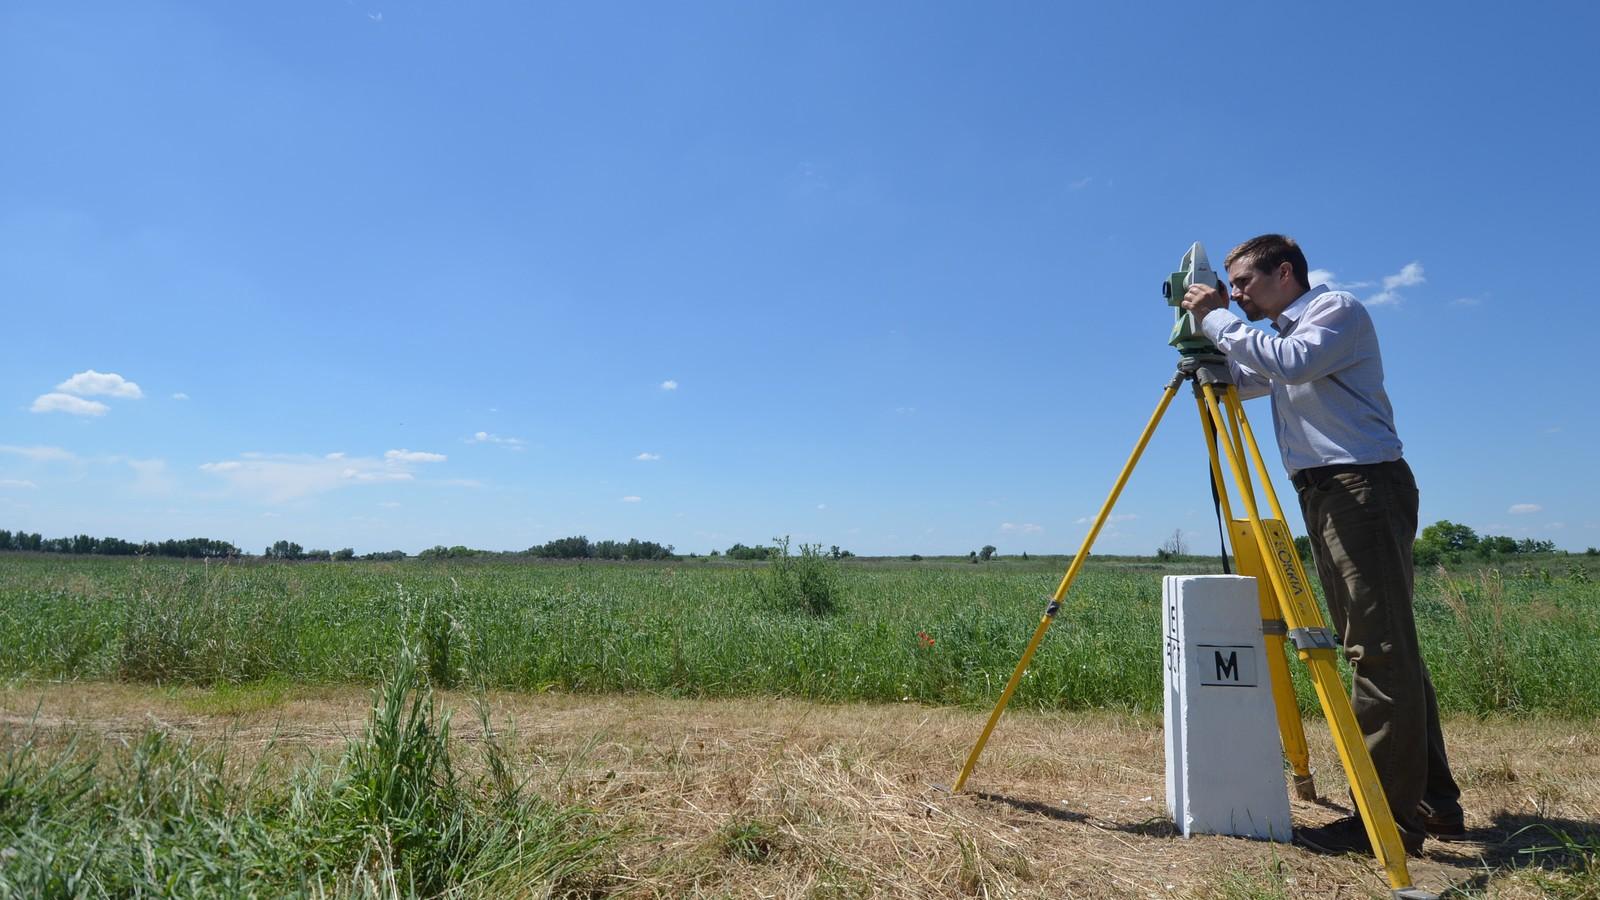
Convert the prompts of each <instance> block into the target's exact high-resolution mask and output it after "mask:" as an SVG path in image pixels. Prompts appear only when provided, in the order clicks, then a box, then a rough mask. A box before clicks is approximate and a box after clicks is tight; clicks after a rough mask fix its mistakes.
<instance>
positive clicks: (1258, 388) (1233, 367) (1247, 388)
mask: <svg viewBox="0 0 1600 900" xmlns="http://www.w3.org/2000/svg"><path fill="white" fill-rule="evenodd" d="M1208 318H1209V317H1208ZM1228 371H1230V372H1232V373H1233V384H1234V387H1236V388H1238V389H1239V399H1240V400H1254V399H1255V398H1257V397H1265V396H1266V395H1268V394H1270V393H1272V379H1270V378H1268V377H1267V376H1265V375H1263V374H1261V373H1260V372H1257V371H1256V370H1254V369H1252V368H1250V367H1249V366H1241V365H1239V364H1238V363H1236V362H1234V361H1233V360H1231V359H1230V360H1228Z"/></svg>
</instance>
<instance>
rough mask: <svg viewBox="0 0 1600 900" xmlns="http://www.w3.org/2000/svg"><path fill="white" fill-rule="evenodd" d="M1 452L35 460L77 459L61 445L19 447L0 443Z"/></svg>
mask: <svg viewBox="0 0 1600 900" xmlns="http://www.w3.org/2000/svg"><path fill="white" fill-rule="evenodd" d="M0 453H10V454H13V455H15V456H24V457H27V458H28V459H31V460H33V461H34V462H66V461H69V460H74V459H77V457H76V456H73V455H72V453H71V452H70V451H67V450H63V449H61V448H60V447H17V446H13V445H10V444H0Z"/></svg>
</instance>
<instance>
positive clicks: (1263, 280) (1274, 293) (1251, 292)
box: [1228, 259, 1301, 322]
mask: <svg viewBox="0 0 1600 900" xmlns="http://www.w3.org/2000/svg"><path fill="white" fill-rule="evenodd" d="M1228 283H1229V284H1231V285H1232V286H1233V288H1232V290H1231V291H1230V292H1229V293H1230V295H1231V296H1232V297H1233V299H1234V302H1236V303H1238V304H1239V309H1240V310H1241V311H1243V312H1244V314H1245V318H1247V319H1249V320H1250V321H1252V322H1255V321H1258V320H1260V319H1263V318H1268V317H1275V316H1277V315H1278V313H1281V312H1283V311H1284V310H1286V309H1288V308H1289V304H1291V303H1293V302H1294V301H1295V298H1296V297H1299V296H1300V294H1301V290H1300V285H1299V283H1298V282H1296V281H1295V280H1294V268H1293V267H1292V266H1290V265H1289V264H1288V263H1284V264H1282V265H1280V266H1279V267H1278V269H1277V271H1275V272H1263V271H1261V270H1260V269H1257V268H1256V267H1255V261H1254V260H1250V259H1236V260H1234V261H1233V265H1231V266H1229V267H1228Z"/></svg>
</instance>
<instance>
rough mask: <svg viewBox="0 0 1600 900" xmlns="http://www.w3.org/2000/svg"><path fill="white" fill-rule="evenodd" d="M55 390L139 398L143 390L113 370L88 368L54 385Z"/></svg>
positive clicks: (89, 395)
mask: <svg viewBox="0 0 1600 900" xmlns="http://www.w3.org/2000/svg"><path fill="white" fill-rule="evenodd" d="M56 390H58V391H66V392H67V393H69V394H77V395H78V396H80V397H121V398H123V399H125V400H139V399H141V398H143V397H144V391H141V390H139V386H138V385H137V384H134V383H133V382H131V381H129V380H128V379H126V378H123V377H122V376H121V375H118V374H116V373H115V372H96V371H95V370H93V369H89V370H87V371H84V372H79V373H78V374H76V375H74V376H72V377H71V378H68V379H67V380H66V381H63V382H61V383H60V384H58V385H56Z"/></svg>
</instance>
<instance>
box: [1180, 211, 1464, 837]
mask: <svg viewBox="0 0 1600 900" xmlns="http://www.w3.org/2000/svg"><path fill="white" fill-rule="evenodd" d="M1225 265H1226V267H1227V271H1228V280H1229V281H1230V282H1231V283H1232V285H1233V287H1232V290H1231V296H1232V297H1233V299H1234V300H1236V301H1237V302H1238V304H1239V308H1240V309H1241V310H1243V311H1244V314H1245V316H1246V317H1248V318H1249V320H1250V321H1252V322H1255V321H1258V320H1260V319H1264V318H1265V319H1270V320H1271V322H1272V325H1273V328H1274V329H1275V330H1276V334H1275V335H1274V334H1269V333H1268V332H1266V331H1263V330H1261V329H1257V328H1252V327H1250V326H1249V325H1246V324H1245V323H1244V321H1243V320H1241V319H1240V318H1239V317H1238V316H1237V315H1235V314H1234V313H1233V311H1232V310H1230V309H1229V308H1228V298H1227V297H1226V296H1224V295H1223V294H1222V293H1221V292H1220V291H1218V290H1217V289H1215V288H1212V287H1206V286H1202V285H1194V286H1193V287H1190V288H1189V290H1188V292H1187V293H1186V294H1185V295H1184V299H1183V307H1184V308H1185V309H1187V310H1189V311H1190V312H1192V313H1193V314H1194V318H1195V321H1196V325H1197V327H1199V329H1200V330H1201V331H1203V332H1204V333H1205V336H1206V337H1207V338H1210V339H1211V341H1212V343H1214V344H1216V345H1217V347H1218V348H1219V349H1220V350H1221V351H1222V352H1223V353H1224V354H1225V355H1226V356H1227V358H1228V368H1229V369H1230V370H1231V371H1232V373H1233V377H1234V381H1235V383H1236V384H1237V385H1238V387H1239V393H1240V396H1241V397H1258V396H1261V395H1263V394H1270V395H1271V396H1272V421H1273V426H1274V428H1275V430H1276V432H1277V436H1278V447H1279V449H1280V450H1281V451H1282V453H1283V464H1284V467H1285V468H1287V469H1288V470H1289V476H1290V479H1291V480H1292V481H1293V483H1294V486H1295V490H1296V491H1297V492H1298V494H1299V498H1300V511H1301V512H1302V513H1303V514H1304V515H1305V523H1306V530H1307V531H1308V532H1309V534H1310V537H1311V550H1312V556H1313V557H1314V558H1315V560H1316V565H1317V577H1318V579H1319V580H1320V581H1321V582H1322V587H1323V593H1324V594H1325V595H1326V597H1327V600H1328V612H1329V615H1330V617H1331V624H1332V625H1333V627H1334V629H1335V630H1336V631H1337V632H1338V633H1339V635H1340V638H1341V641H1342V642H1343V645H1344V653H1345V658H1346V659H1348V660H1349V661H1350V665H1351V667H1352V669H1353V670H1354V676H1355V677H1354V685H1353V687H1352V690H1351V698H1350V700H1351V705H1352V706H1353V707H1354V709H1355V714H1356V721H1357V722H1358V723H1359V724H1360V726H1361V731H1362V734H1363V735H1364V736H1365V738H1366V743H1367V750H1368V752H1369V753H1370V754H1371V755H1372V762H1373V765H1374V766H1375V767H1376V769H1377V772H1378V779H1379V781H1380V782H1382V784H1383V790H1384V794H1385V795H1386V796H1387V798H1388V800H1389V806H1390V810H1391V812H1393V814H1394V819H1395V824H1396V825H1398V826H1399V827H1400V838H1401V841H1402V843H1404V844H1405V847H1406V850H1407V852H1409V853H1411V854H1416V853H1419V852H1420V851H1421V849H1422V841H1423V838H1424V835H1426V834H1433V835H1434V836H1435V837H1438V838H1440V839H1444V840H1450V839H1452V838H1459V837H1461V836H1462V835H1463V826H1462V814H1461V789H1460V788H1459V787H1457V786H1456V783H1455V779H1454V778H1453V777H1452V776H1451V774H1450V763H1449V761H1448V759H1447V758H1446V756H1445V749H1444V736H1443V734H1442V733H1441V732H1440V730H1439V710H1438V705H1437V703H1436V701H1435V699H1434V693H1433V682H1432V680H1431V679H1430V678H1429V677H1428V667H1427V665H1426V664H1425V663H1424V662H1423V660H1422V654H1421V651H1420V650H1419V648H1418V646H1417V627H1416V622H1415V620H1414V619H1413V618H1412V612H1411V592H1412V561H1411V545H1412V542H1413V541H1414V540H1415V539H1416V534H1417V485H1416V481H1415V480H1413V478H1412V475H1411V469H1410V467H1409V466H1407V465H1406V462H1405V460H1404V459H1403V458H1402V457H1401V454H1400V449H1401V445H1400V438H1399V436H1398V434H1397V433H1396V432H1395V427H1394V412H1393V410H1392V409H1391V408H1390V406H1389V396H1388V394H1386V393H1385V392H1384V389H1383V360H1382V359H1381V357H1380V356H1379V353H1378V337H1377V333H1376V331H1374V329H1373V324H1372V318H1371V316H1370V315H1368V313H1367V310H1366V308H1365V307H1363V306H1362V305H1361V303H1360V302H1359V301H1357V300H1356V298H1355V297H1353V296H1351V295H1350V294H1347V293H1345V292H1343V291H1334V290H1329V289H1328V288H1327V286H1325V285H1318V286H1317V287H1315V288H1313V287H1312V286H1311V284H1310V283H1309V281H1308V274H1307V269H1306V258H1305V254H1304V253H1302V252H1301V250H1300V247H1299V245H1297V244H1296V243H1295V242H1294V241H1292V240H1290V239H1289V238H1287V237H1284V236H1283V235H1278V234H1265V235H1262V236H1260V237H1256V238H1251V239H1250V240H1248V241H1245V242H1244V243H1243V244H1240V245H1239V246H1237V247H1235V248H1234V249H1233V251H1232V252H1230V253H1229V254H1228V257H1227V260H1226V261H1225ZM1301 839H1302V842H1303V843H1306V844H1309V845H1311V846H1312V847H1314V848H1316V849H1322V850H1326V851H1330V852H1344V851H1355V850H1370V846H1369V844H1368V841H1367V835H1366V829H1365V828H1364V826H1363V825H1362V823H1361V821H1360V820H1359V818H1357V817H1355V816H1351V817H1349V818H1346V819H1341V820H1339V821H1338V822H1335V823H1334V824H1332V825H1328V826H1324V827H1322V828H1314V829H1301Z"/></svg>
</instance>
